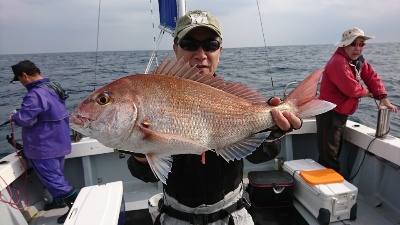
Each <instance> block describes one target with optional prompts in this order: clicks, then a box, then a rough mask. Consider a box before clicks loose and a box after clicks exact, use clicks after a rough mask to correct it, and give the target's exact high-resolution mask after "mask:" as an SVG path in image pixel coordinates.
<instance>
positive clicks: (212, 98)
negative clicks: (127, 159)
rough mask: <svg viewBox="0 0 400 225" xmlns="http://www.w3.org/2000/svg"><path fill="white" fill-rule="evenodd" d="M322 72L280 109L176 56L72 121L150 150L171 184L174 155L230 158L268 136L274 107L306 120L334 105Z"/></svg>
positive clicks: (100, 93) (83, 106)
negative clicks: (322, 86)
mask: <svg viewBox="0 0 400 225" xmlns="http://www.w3.org/2000/svg"><path fill="white" fill-rule="evenodd" d="M321 73H322V70H318V71H316V72H314V73H312V74H311V75H309V76H308V77H307V78H306V79H305V80H304V81H303V82H302V83H301V84H299V86H297V87H296V88H295V89H294V90H293V91H292V92H291V93H290V94H289V95H288V96H287V98H286V99H285V100H284V101H283V103H282V104H280V105H279V106H274V107H273V106H269V105H268V104H267V103H266V102H267V99H266V98H265V97H264V96H262V94H261V93H259V92H257V91H255V90H253V89H251V88H249V87H246V86H244V85H241V84H237V83H227V82H225V81H224V80H223V79H222V78H220V77H215V76H212V75H203V74H199V71H198V69H197V68H196V67H190V66H189V64H188V63H186V64H184V63H183V60H182V59H180V60H177V59H176V58H175V57H174V58H172V59H170V60H164V61H163V62H162V63H161V65H160V66H159V67H158V68H157V69H156V70H155V72H154V73H153V74H136V75H131V76H127V77H123V78H120V79H118V80H115V81H113V82H111V83H109V84H107V85H106V86H104V87H102V88H100V89H98V90H96V91H94V92H93V93H91V94H90V95H89V96H88V97H87V98H86V99H85V100H84V101H83V102H81V103H80V104H79V105H78V106H77V107H76V109H75V110H74V112H73V113H72V114H71V116H70V118H71V121H72V124H71V127H72V128H73V129H74V130H76V131H78V132H81V133H83V134H84V135H86V136H89V137H91V138H94V139H97V140H98V141H99V142H100V143H102V144H103V145H105V146H107V147H110V148H116V149H121V150H126V151H131V152H136V153H144V154H145V155H146V158H147V160H148V162H149V164H150V167H151V168H152V170H153V172H154V174H155V175H156V176H157V177H158V178H159V179H160V180H161V181H162V182H163V183H166V180H167V178H168V173H169V172H170V171H171V165H172V160H173V159H172V157H171V155H175V154H199V155H200V154H202V153H203V152H205V151H208V150H212V151H215V152H216V153H217V154H218V155H221V156H222V157H223V158H224V159H225V160H226V161H228V162H229V161H230V160H235V159H237V160H238V159H242V158H244V157H246V156H247V155H249V154H251V153H252V152H253V151H254V150H255V149H256V148H257V147H258V146H259V145H261V143H262V142H263V141H264V140H265V139H266V137H267V135H268V132H262V131H264V130H266V129H268V128H270V127H272V126H274V125H275V122H274V120H273V118H272V115H271V113H270V111H271V110H272V109H273V108H277V109H278V110H280V111H290V112H292V113H293V114H295V115H297V116H298V117H300V118H307V117H310V116H315V115H317V114H320V113H324V112H326V111H328V110H331V109H332V108H334V107H335V104H332V103H330V102H326V101H322V100H318V99H316V98H315V94H316V92H317V84H318V81H319V78H320V76H321ZM206 163H207V162H206Z"/></svg>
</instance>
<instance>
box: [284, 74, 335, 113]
mask: <svg viewBox="0 0 400 225" xmlns="http://www.w3.org/2000/svg"><path fill="white" fill-rule="evenodd" d="M323 71H324V70H323V69H320V70H317V71H315V72H313V73H311V74H310V75H309V76H308V77H306V78H305V79H304V80H303V81H302V82H301V83H300V84H299V85H298V86H297V87H296V88H295V89H293V91H291V92H290V93H289V95H288V96H287V97H286V98H285V101H294V102H296V106H297V108H298V109H299V113H298V116H299V117H300V118H307V117H310V116H315V115H318V114H321V113H324V112H327V111H329V110H331V109H333V108H335V107H336V105H335V104H333V103H331V102H327V101H323V100H319V99H317V98H316V94H317V90H318V81H319V79H320V78H321V75H322V72H323Z"/></svg>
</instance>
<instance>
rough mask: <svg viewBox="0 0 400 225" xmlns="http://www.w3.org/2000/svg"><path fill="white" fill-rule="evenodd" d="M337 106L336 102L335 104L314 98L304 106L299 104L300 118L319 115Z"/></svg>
mask: <svg viewBox="0 0 400 225" xmlns="http://www.w3.org/2000/svg"><path fill="white" fill-rule="evenodd" d="M335 107H336V104H333V103H331V102H328V101H324V100H320V99H313V100H311V101H309V102H307V103H305V104H304V105H302V106H299V107H298V108H299V115H298V116H299V117H300V118H308V117H312V116H315V115H319V114H321V113H324V112H327V111H329V110H331V109H333V108H335Z"/></svg>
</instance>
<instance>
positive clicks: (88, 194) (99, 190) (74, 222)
mask: <svg viewBox="0 0 400 225" xmlns="http://www.w3.org/2000/svg"><path fill="white" fill-rule="evenodd" d="M124 218H125V202H124V199H123V185H122V181H116V182H112V183H107V184H103V185H94V186H88V187H84V188H82V189H81V190H80V191H79V195H78V197H77V198H76V200H75V202H74V205H73V206H72V208H71V211H70V212H69V214H68V217H67V220H66V221H65V223H64V225H88V224H96V225H117V224H118V225H122V224H123V223H124Z"/></svg>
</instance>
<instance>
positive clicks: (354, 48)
mask: <svg viewBox="0 0 400 225" xmlns="http://www.w3.org/2000/svg"><path fill="white" fill-rule="evenodd" d="M371 38H374V36H366V35H364V32H363V31H362V30H361V29H359V28H357V27H354V28H351V29H349V30H347V31H345V32H344V33H343V35H342V40H341V41H340V42H338V43H336V44H335V46H337V47H338V49H337V50H336V52H335V53H334V54H333V56H332V58H331V59H330V60H329V61H328V63H327V64H326V66H325V70H324V74H323V77H322V80H321V86H320V95H319V99H322V100H326V101H329V102H332V103H334V104H336V107H335V108H334V109H332V110H330V111H328V112H326V113H323V114H320V115H318V116H316V122H317V144H318V152H319V159H318V162H319V163H320V164H321V165H323V166H325V167H327V168H332V169H334V170H336V171H338V172H339V170H340V164H339V155H340V151H341V145H342V140H343V133H344V130H345V127H346V121H347V118H348V116H349V115H351V114H353V113H354V112H355V111H356V110H357V108H358V103H359V101H360V98H364V97H373V98H374V99H376V100H379V108H382V107H387V108H388V109H391V110H392V111H393V112H395V113H396V112H397V107H396V106H394V105H392V104H391V103H390V101H389V99H388V98H387V93H386V90H385V87H384V86H383V83H382V80H381V78H380V77H379V75H378V74H377V73H376V72H375V70H374V68H373V67H372V66H371V65H370V64H369V63H367V61H366V60H365V59H364V57H363V55H362V52H363V50H364V47H365V45H366V44H365V41H366V40H369V39H371ZM361 80H362V81H363V83H364V84H365V85H366V86H364V85H363V84H361Z"/></svg>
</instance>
